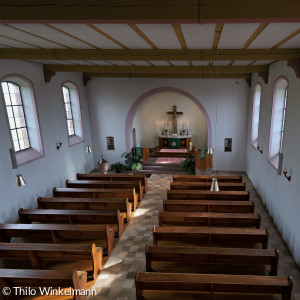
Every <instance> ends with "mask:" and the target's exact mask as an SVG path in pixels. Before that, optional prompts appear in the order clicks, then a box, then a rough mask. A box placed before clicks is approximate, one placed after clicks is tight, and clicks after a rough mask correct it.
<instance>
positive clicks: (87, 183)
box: [66, 180, 144, 201]
mask: <svg viewBox="0 0 300 300" xmlns="http://www.w3.org/2000/svg"><path fill="white" fill-rule="evenodd" d="M66 187H67V188H96V189H135V190H136V191H137V193H138V195H139V200H140V201H142V200H143V190H144V189H143V187H142V182H141V181H125V180H124V181H108V180H66Z"/></svg>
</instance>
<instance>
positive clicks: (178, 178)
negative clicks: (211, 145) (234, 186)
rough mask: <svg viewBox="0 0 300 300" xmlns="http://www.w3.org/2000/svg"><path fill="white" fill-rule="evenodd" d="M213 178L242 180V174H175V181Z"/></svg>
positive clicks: (196, 180)
mask: <svg viewBox="0 0 300 300" xmlns="http://www.w3.org/2000/svg"><path fill="white" fill-rule="evenodd" d="M213 178H217V179H218V183H219V182H242V181H243V179H242V176H215V175H173V181H187V182H192V181H193V182H210V183H211V181H212V179H213Z"/></svg>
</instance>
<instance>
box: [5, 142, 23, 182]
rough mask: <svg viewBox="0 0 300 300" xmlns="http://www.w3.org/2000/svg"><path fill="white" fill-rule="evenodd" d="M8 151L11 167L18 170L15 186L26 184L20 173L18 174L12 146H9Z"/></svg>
mask: <svg viewBox="0 0 300 300" xmlns="http://www.w3.org/2000/svg"><path fill="white" fill-rule="evenodd" d="M9 153H10V158H11V164H12V167H13V169H14V170H15V169H16V170H17V172H18V173H17V175H16V186H24V185H26V181H25V180H24V178H23V176H22V174H20V172H19V169H18V164H17V158H16V153H15V150H14V149H13V148H10V149H9Z"/></svg>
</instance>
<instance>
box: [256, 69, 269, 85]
mask: <svg viewBox="0 0 300 300" xmlns="http://www.w3.org/2000/svg"><path fill="white" fill-rule="evenodd" d="M258 76H259V77H261V78H262V79H263V80H264V82H265V84H268V82H269V71H263V72H258Z"/></svg>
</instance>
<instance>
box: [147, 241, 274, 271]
mask: <svg viewBox="0 0 300 300" xmlns="http://www.w3.org/2000/svg"><path fill="white" fill-rule="evenodd" d="M145 252H146V271H147V272H151V271H153V270H152V263H153V262H171V263H174V264H177V263H182V264H184V266H187V265H188V264H190V265H192V266H194V265H197V266H198V265H207V266H209V273H216V272H215V271H214V267H215V266H225V267H226V268H227V269H228V268H230V267H231V266H232V265H234V266H239V267H240V268H239V270H240V272H247V269H246V271H243V268H245V266H247V265H248V266H253V265H256V266H269V267H270V275H272V276H277V269H278V260H279V251H278V250H277V249H275V250H274V249H243V248H242V249H239V248H217V247H176V246H173V247H159V246H149V245H146V250H145ZM174 264H172V265H170V264H169V265H170V269H169V270H170V271H169V270H168V269H167V272H171V273H173V272H174V270H171V269H172V268H174ZM175 268H176V267H175ZM197 268H198V267H197ZM159 271H160V270H159V266H158V269H157V268H155V272H159ZM165 271H166V270H165V269H164V272H165ZM175 272H176V270H175ZM185 273H187V272H185ZM189 273H194V272H189ZM198 273H199V272H198ZM200 273H202V272H200ZM231 274H232V273H231ZM245 275H247V273H245Z"/></svg>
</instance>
